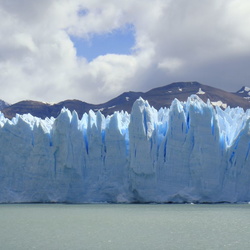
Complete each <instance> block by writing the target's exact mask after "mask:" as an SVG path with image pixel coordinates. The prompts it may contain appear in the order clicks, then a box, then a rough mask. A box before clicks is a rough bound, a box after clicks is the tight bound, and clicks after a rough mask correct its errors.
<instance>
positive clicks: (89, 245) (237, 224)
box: [0, 204, 250, 250]
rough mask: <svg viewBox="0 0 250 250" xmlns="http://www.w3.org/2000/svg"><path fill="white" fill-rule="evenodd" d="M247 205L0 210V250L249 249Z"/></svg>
mask: <svg viewBox="0 0 250 250" xmlns="http://www.w3.org/2000/svg"><path fill="white" fill-rule="evenodd" d="M249 248H250V205H248V204H243V205H230V204H221V205H191V204H183V205H156V204H152V205H134V204H133V205H114V204H113V205H112V204H91V205H63V204H21V205H0V249H4V250H8V249H25V250H27V249H48V250H49V249H91V250H92V249H94V250H95V249H199V250H200V249H249Z"/></svg>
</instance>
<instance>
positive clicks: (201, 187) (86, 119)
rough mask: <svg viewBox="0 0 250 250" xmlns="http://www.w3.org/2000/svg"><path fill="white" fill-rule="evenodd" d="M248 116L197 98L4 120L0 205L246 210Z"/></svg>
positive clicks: (0, 123) (249, 191)
mask: <svg viewBox="0 0 250 250" xmlns="http://www.w3.org/2000/svg"><path fill="white" fill-rule="evenodd" d="M249 122H250V110H247V111H246V112H245V111H244V110H243V109H242V108H226V109H225V110H222V109H220V108H219V107H216V108H213V106H212V105H211V104H210V102H209V101H208V102H207V103H204V102H203V101H202V100H201V99H200V98H199V97H198V96H196V95H193V96H190V97H189V98H188V100H187V102H180V101H178V100H177V99H175V100H174V101H173V103H172V105H171V107H170V109H166V108H161V109H160V110H159V111H157V110H156V109H154V108H153V107H151V106H150V105H149V104H148V102H147V101H144V100H143V99H141V98H140V99H138V100H137V101H136V102H135V103H134V105H133V109H132V112H131V114H128V113H126V112H116V113H114V114H113V115H112V116H108V117H106V118H105V117H104V116H103V115H102V114H101V113H100V112H97V113H94V112H93V111H90V112H89V114H84V115H83V117H82V118H81V119H79V118H78V115H77V113H76V112H73V113H72V114H71V113H70V111H69V110H67V109H63V110H62V111H61V114H60V115H59V116H58V117H57V118H56V119H55V118H50V119H49V118H46V119H45V120H42V119H40V118H36V117H33V116H32V115H29V114H27V115H17V116H16V117H15V118H13V119H12V120H11V121H10V120H8V119H6V118H5V117H4V116H3V114H1V115H0V145H1V150H0V202H1V203H5V202H72V203H85V202H126V203H130V202H248V201H250V155H249V151H250V125H249Z"/></svg>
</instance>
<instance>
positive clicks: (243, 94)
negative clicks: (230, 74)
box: [236, 86, 250, 101]
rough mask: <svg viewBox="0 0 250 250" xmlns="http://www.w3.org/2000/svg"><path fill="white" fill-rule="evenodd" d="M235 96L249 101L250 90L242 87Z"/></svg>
mask: <svg viewBox="0 0 250 250" xmlns="http://www.w3.org/2000/svg"><path fill="white" fill-rule="evenodd" d="M236 95H238V96H240V97H243V98H244V99H246V100H249V101H250V88H249V87H245V86H243V87H242V88H241V89H240V90H239V91H237V92H236Z"/></svg>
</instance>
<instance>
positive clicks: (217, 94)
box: [0, 81, 250, 119]
mask: <svg viewBox="0 0 250 250" xmlns="http://www.w3.org/2000/svg"><path fill="white" fill-rule="evenodd" d="M192 94H197V95H198V96H199V97H200V98H201V99H202V100H203V101H205V102H206V101H207V99H209V100H210V101H211V103H212V104H213V105H214V106H221V107H222V108H226V107H227V106H230V107H237V106H239V107H242V108H243V109H245V110H246V109H249V108H250V88H248V87H245V86H244V87H242V88H241V89H240V90H239V91H237V92H236V93H231V92H227V91H224V90H221V89H217V88H214V87H211V86H208V85H204V84H201V83H199V82H196V81H193V82H174V83H171V84H168V85H164V86H161V87H156V88H153V89H151V90H149V91H147V92H133V91H129V92H124V93H122V94H120V95H118V96H117V97H115V98H113V99H111V100H109V101H107V102H105V103H101V104H91V103H87V102H84V101H80V100H75V99H73V100H64V101H61V102H59V103H55V104H49V103H44V102H38V101H32V100H25V101H20V102H17V103H15V104H12V105H9V104H7V105H5V106H3V108H2V109H0V110H1V112H2V113H3V114H4V115H5V117H7V118H9V119H11V118H13V117H14V116H15V115H16V114H26V113H30V114H32V115H33V116H37V117H40V118H42V119H44V118H46V117H51V116H52V117H57V116H58V115H59V114H60V112H61V109H62V108H63V107H65V108H68V109H69V110H70V111H73V110H75V111H76V112H77V113H78V116H79V117H81V116H82V115H83V114H84V113H88V112H89V110H90V109H92V110H93V111H95V112H97V111H98V110H99V111H101V112H102V113H103V114H104V115H111V114H113V113H114V112H115V111H121V110H124V111H127V112H129V113H130V112H131V109H132V105H133V103H134V102H135V101H136V100H137V99H138V98H139V97H142V98H143V99H145V100H147V101H148V102H149V104H150V105H151V106H154V107H155V108H156V109H160V108H161V107H170V105H171V103H172V101H173V100H174V99H175V98H177V99H178V100H180V101H185V100H187V98H188V97H189V96H190V95H192ZM2 102H4V101H2ZM4 103H5V102H4ZM0 107H1V105H0Z"/></svg>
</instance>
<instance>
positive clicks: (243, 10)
mask: <svg viewBox="0 0 250 250" xmlns="http://www.w3.org/2000/svg"><path fill="white" fill-rule="evenodd" d="M249 13H250V1H249V0H240V1H239V0H202V1H201V0H143V1H142V0H124V1H117V0H105V1H103V0H43V1H34V0H11V1H10V0H0V99H2V100H4V101H6V102H9V103H15V102H18V101H21V100H37V101H44V102H59V101H62V100H66V99H79V100H82V101H85V102H89V103H95V104H98V103H103V102H106V101H108V100H109V99H111V98H114V97H116V96H117V95H119V94H121V93H123V92H125V91H148V90H150V89H152V88H155V87H160V86H163V85H167V84H170V83H172V82H178V81H199V82H200V83H203V84H206V85H210V86H213V87H217V88H220V89H224V90H227V91H232V92H235V91H237V90H238V89H240V88H241V87H242V86H250V46H249V44H250V29H249V27H250V15H249Z"/></svg>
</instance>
